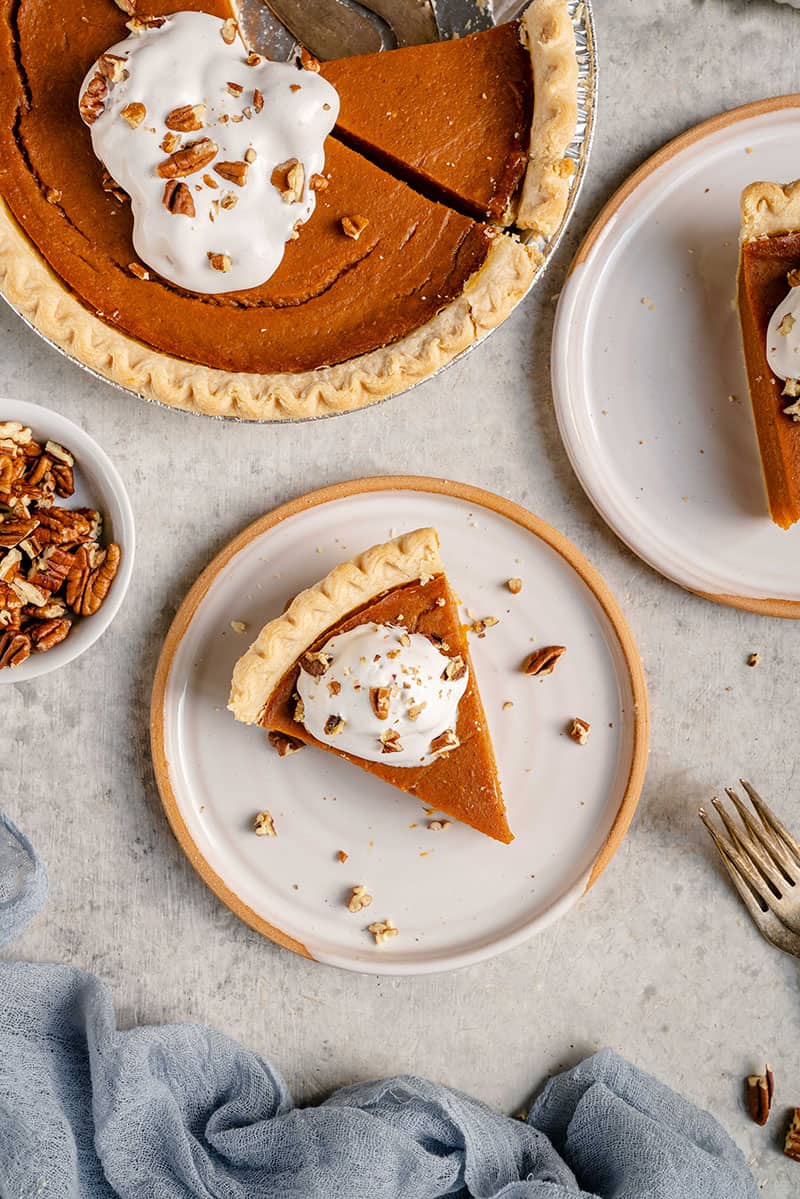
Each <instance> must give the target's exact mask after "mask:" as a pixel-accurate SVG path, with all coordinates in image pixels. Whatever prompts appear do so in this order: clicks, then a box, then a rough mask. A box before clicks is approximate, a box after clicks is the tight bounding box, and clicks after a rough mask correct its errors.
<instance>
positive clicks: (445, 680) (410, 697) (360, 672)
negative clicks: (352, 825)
mask: <svg viewBox="0 0 800 1199" xmlns="http://www.w3.org/2000/svg"><path fill="white" fill-rule="evenodd" d="M468 677H469V671H468V668H467V665H466V663H465V662H464V661H463V659H462V658H461V657H459V656H457V655H451V656H448V654H447V647H446V646H444V645H442V646H438V645H436V644H434V642H433V641H432V640H430V639H429V638H428V637H426V636H425V635H424V634H422V633H409V632H408V631H407V630H406V629H404V628H403V627H402V626H401V625H379V624H373V623H370V624H363V625H357V626H356V627H355V628H353V629H350V630H349V632H346V633H338V634H337V635H336V636H334V637H331V638H330V640H329V641H327V642H326V644H325V645H324V646H323V647H322V649H321V650H320V651H319V652H318V653H311V654H306V655H305V656H304V658H303V659H301V662H300V673H299V676H298V680H297V692H298V695H299V697H300V700H299V704H298V711H297V712H296V717H297V718H299V719H300V720H301V721H302V723H303V724H304V725H305V727H306V728H307V729H308V731H309V733H311V735H312V736H313V737H316V738H317V740H318V741H322V742H323V743H324V744H325V745H330V746H332V747H333V748H334V749H340V750H343V751H344V752H345V753H348V754H350V755H352V756H353V757H356V758H364V759H366V761H368V762H385V763H387V765H391V766H425V765H427V764H428V763H430V762H432V761H433V760H434V759H435V758H437V757H438V756H439V755H440V754H442V753H447V752H448V751H449V750H452V749H455V748H456V746H457V745H458V739H457V737H456V726H457V721H458V705H459V702H460V700H461V697H462V696H463V694H464V692H465V690H466V687H467V681H468Z"/></svg>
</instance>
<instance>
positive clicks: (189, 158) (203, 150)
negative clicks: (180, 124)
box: [156, 137, 219, 179]
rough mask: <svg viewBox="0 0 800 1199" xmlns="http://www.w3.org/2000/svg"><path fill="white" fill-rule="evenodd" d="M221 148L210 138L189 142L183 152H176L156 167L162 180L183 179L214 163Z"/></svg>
mask: <svg viewBox="0 0 800 1199" xmlns="http://www.w3.org/2000/svg"><path fill="white" fill-rule="evenodd" d="M218 150H219V146H218V145H217V143H216V142H212V140H211V138H210V137H200V138H198V139H197V141H194V142H189V143H188V144H187V145H185V146H184V147H183V148H182V149H181V150H176V151H175V152H174V153H173V154H170V156H169V158H165V159H164V161H163V162H160V163H159V164H158V166H157V167H156V170H157V171H158V173H159V175H160V176H161V178H162V179H181V178H185V177H186V176H187V175H194V174H195V172H196V171H202V170H203V169H204V168H205V167H207V166H208V164H209V163H210V162H213V160H214V158H215V156H216V154H217V152H218Z"/></svg>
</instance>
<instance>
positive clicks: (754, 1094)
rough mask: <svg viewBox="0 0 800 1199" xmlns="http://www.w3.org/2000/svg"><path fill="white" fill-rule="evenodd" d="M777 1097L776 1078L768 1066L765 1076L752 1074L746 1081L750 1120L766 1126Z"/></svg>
mask: <svg viewBox="0 0 800 1199" xmlns="http://www.w3.org/2000/svg"><path fill="white" fill-rule="evenodd" d="M774 1096H775V1076H774V1074H773V1073H772V1067H771V1066H770V1065H767V1066H766V1068H765V1070H764V1073H763V1074H751V1075H750V1076H749V1078H747V1079H746V1080H745V1099H746V1101H747V1110H748V1112H749V1113H750V1119H751V1120H753V1121H754V1122H755V1123H756V1124H766V1122H767V1120H768V1119H769V1113H770V1110H771V1108H772V1100H773V1098H774Z"/></svg>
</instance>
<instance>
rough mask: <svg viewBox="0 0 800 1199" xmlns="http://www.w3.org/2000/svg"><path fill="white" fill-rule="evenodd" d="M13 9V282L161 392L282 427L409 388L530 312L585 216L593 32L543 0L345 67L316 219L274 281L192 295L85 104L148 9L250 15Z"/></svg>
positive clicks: (113, 368)
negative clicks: (100, 146)
mask: <svg viewBox="0 0 800 1199" xmlns="http://www.w3.org/2000/svg"><path fill="white" fill-rule="evenodd" d="M0 7H2V8H3V9H4V15H5V20H4V21H3V23H2V26H0V117H2V120H0V163H2V166H0V289H2V292H3V294H4V295H5V296H6V298H7V299H8V300H9V301H10V302H11V303H12V304H13V305H14V307H15V308H17V310H18V311H19V312H20V313H21V314H22V315H23V316H24V317H25V319H26V320H28V321H29V322H30V323H32V324H33V325H34V326H36V327H37V328H38V329H39V330H40V331H41V332H42V333H43V334H44V335H45V336H46V337H47V338H48V339H49V340H51V341H52V342H54V343H55V344H56V345H58V346H60V347H62V348H63V349H65V350H66V351H67V352H68V353H69V354H71V355H72V356H73V357H75V358H77V359H78V360H79V361H81V362H82V363H84V364H85V365H87V366H89V367H90V368H91V369H93V370H95V371H97V372H99V373H100V374H102V375H104V376H105V377H106V378H108V379H110V380H111V381H113V382H115V383H119V384H122V385H123V386H125V387H127V388H129V389H131V390H133V391H137V392H139V393H140V394H142V395H144V396H146V397H148V398H152V399H156V400H160V401H162V402H165V403H168V404H171V405H173V406H175V407H179V408H184V409H190V410H194V411H201V412H206V413H210V414H214V415H224V416H238V417H244V418H251V419H281V418H298V417H310V416H318V415H324V414H328V413H334V412H340V411H345V410H348V409H352V408H356V407H360V406H363V405H365V404H368V403H371V402H373V401H375V400H377V399H380V398H382V397H385V396H387V395H391V394H393V393H395V392H398V391H401V390H403V389H405V388H407V387H409V386H411V385H412V384H414V383H416V382H418V381H420V380H422V379H424V378H427V377H428V376H430V375H431V374H433V373H434V372H435V371H436V370H437V369H438V368H439V367H441V366H443V365H444V364H446V363H447V362H449V361H451V360H452V359H453V358H454V357H455V356H456V355H457V354H459V353H461V352H462V351H463V350H465V349H466V348H468V347H469V346H470V345H471V344H473V343H474V342H475V341H476V340H478V339H480V338H481V337H482V336H483V335H484V334H485V333H487V332H488V331H489V330H491V329H492V328H494V327H495V326H496V325H498V324H499V323H500V322H501V321H502V320H503V319H504V318H505V316H507V315H508V313H509V312H510V310H511V309H512V308H513V306H514V305H515V304H516V303H517V301H518V300H519V299H520V298H521V296H522V295H524V293H525V291H526V290H527V288H528V287H529V285H530V283H531V281H532V280H533V278H534V275H535V272H536V270H537V267H538V265H539V263H540V261H541V252H540V245H541V239H543V238H547V237H549V236H551V235H552V233H554V232H555V230H556V229H557V228H558V225H559V223H560V221H561V219H562V218H563V215H564V212H565V210H566V206H567V202H568V196H569V187H570V175H571V166H572V163H571V160H570V159H569V158H567V157H565V151H566V149H567V146H568V144H569V142H570V140H571V138H572V136H573V134H574V130H575V124H576V113H577V62H576V57H575V40H574V31H573V27H572V23H571V20H570V17H569V15H568V11H567V7H566V0H532V3H531V4H530V6H529V8H528V9H527V10H526V12H525V13H524V15H523V16H522V18H521V19H520V20H519V21H518V22H512V23H509V24H507V25H503V26H500V27H498V28H496V29H493V30H489V31H486V32H482V33H478V34H474V35H472V36H470V37H467V38H463V39H460V40H458V41H453V42H444V43H435V44H431V45H426V46H420V47H407V48H403V49H400V50H396V51H392V52H389V53H384V54H380V55H366V56H362V57H358V58H354V59H349V60H344V61H341V62H336V63H326V64H324V65H323V66H322V67H321V73H322V74H323V75H324V76H325V77H326V78H327V79H328V80H329V81H330V82H331V83H333V85H334V86H335V87H336V89H337V91H338V93H339V99H340V113H339V121H338V123H337V125H336V126H335V128H334V129H333V131H332V133H331V135H330V136H329V137H328V139H327V141H326V143H325V171H324V173H325V180H326V185H325V186H324V190H320V191H318V192H317V195H316V210H315V211H314V213H313V216H311V218H310V219H309V220H308V221H307V223H306V224H304V225H303V226H302V227H301V228H299V230H298V236H297V237H296V238H295V239H293V240H291V241H290V242H289V243H288V244H287V247H286V251H285V254H284V256H283V260H282V262H281V264H280V266H279V267H278V269H277V270H276V271H275V272H274V274H272V276H271V277H270V278H269V279H268V280H267V281H266V282H265V283H262V284H260V285H259V286H255V287H250V288H248V289H246V290H241V291H238V292H237V291H231V292H223V293H221V294H215V295H205V294H197V293H194V292H191V291H188V290H186V289H184V288H182V287H179V286H175V285H173V284H171V283H169V282H168V281H167V280H166V279H165V278H163V277H161V276H160V275H158V274H156V273H154V272H152V271H148V270H147V269H146V268H145V267H143V265H142V263H141V262H140V261H139V260H138V258H137V255H136V253H135V251H134V248H133V241H132V233H133V229H132V216H131V205H130V203H129V201H128V197H127V195H126V194H125V193H124V192H123V191H122V190H121V189H120V188H119V187H117V186H115V185H114V181H113V180H110V179H108V177H107V176H104V169H103V164H102V163H101V162H99V161H98V159H97V157H96V156H95V154H94V152H93V150H92V143H91V138H90V132H89V129H87V127H86V126H85V124H84V122H83V121H82V120H81V116H80V114H79V112H78V97H79V94H80V93H81V88H82V86H85V85H84V82H83V81H84V77H85V76H86V72H87V71H88V70H89V68H90V67H91V66H92V65H93V64H94V63H95V62H96V61H97V60H98V59H99V58H100V56H101V55H102V54H104V52H105V51H106V50H107V49H108V48H109V47H110V46H113V45H115V44H116V43H118V42H119V41H120V40H122V39H125V38H126V37H127V36H128V34H129V29H128V28H127V27H126V23H129V22H130V20H131V19H133V21H137V20H139V21H146V20H147V18H148V17H151V16H153V15H155V14H156V13H159V14H162V13H163V14H167V15H169V14H171V13H174V12H176V11H178V10H185V9H192V10H200V11H203V12H206V13H209V14H210V15H211V16H214V17H216V18H219V19H220V21H223V20H226V19H228V20H230V19H231V12H232V10H231V8H230V6H229V3H228V0H193V2H191V0H167V2H162V3H159V4H156V5H153V4H144V3H142V2H141V0H124V2H122V0H120V3H119V4H117V3H114V0H81V3H80V4H77V5H76V4H70V3H67V0H52V2H51V3H50V4H48V5H46V6H45V5H42V4H41V3H39V2H38V0H0ZM123 8H124V9H125V10H126V11H122V9H123ZM131 13H133V17H132V18H131V15H130V14H131ZM246 57H247V51H246V48H245V47H242V60H243V63H244V61H245V60H246ZM155 119H156V121H158V120H161V119H162V114H159V115H158V117H157V118H155ZM192 136H193V137H196V136H197V134H192ZM223 165H224V164H223ZM251 169H255V168H251ZM232 190H235V189H232ZM234 198H236V197H234ZM165 203H166V201H165ZM175 211H177V210H175ZM181 219H185V218H182V217H180V216H176V217H175V220H181ZM228 219H230V218H228ZM223 258H224V256H223Z"/></svg>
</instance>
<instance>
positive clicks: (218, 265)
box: [208, 250, 231, 275]
mask: <svg viewBox="0 0 800 1199" xmlns="http://www.w3.org/2000/svg"><path fill="white" fill-rule="evenodd" d="M208 261H209V263H210V265H211V269H212V270H213V271H220V272H221V273H222V274H223V275H227V273H228V271H229V270H230V269H231V260H230V257H229V256H228V255H227V254H214V253H213V252H212V251H211V250H209V251H208Z"/></svg>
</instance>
